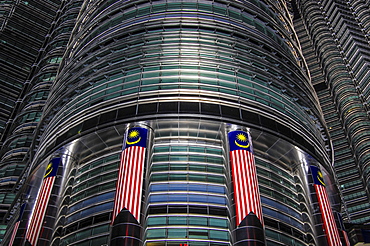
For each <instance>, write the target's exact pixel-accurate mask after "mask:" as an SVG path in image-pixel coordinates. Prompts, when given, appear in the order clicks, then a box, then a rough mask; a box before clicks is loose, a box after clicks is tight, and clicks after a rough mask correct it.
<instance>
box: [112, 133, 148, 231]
mask: <svg viewBox="0 0 370 246" xmlns="http://www.w3.org/2000/svg"><path fill="white" fill-rule="evenodd" d="M147 135H148V130H147V129H145V128H141V127H134V128H130V129H128V131H127V133H126V135H125V140H124V144H123V146H124V147H123V150H122V154H121V163H120V167H119V171H118V180H117V184H116V196H115V199H114V208H113V218H112V224H113V223H114V220H115V219H116V217H117V216H118V214H119V213H120V212H121V211H122V209H124V208H125V209H127V210H128V211H129V212H130V213H131V214H132V215H133V216H134V218H135V219H136V220H137V221H138V222H140V209H141V196H142V186H143V172H144V161H145V150H146V140H147Z"/></svg>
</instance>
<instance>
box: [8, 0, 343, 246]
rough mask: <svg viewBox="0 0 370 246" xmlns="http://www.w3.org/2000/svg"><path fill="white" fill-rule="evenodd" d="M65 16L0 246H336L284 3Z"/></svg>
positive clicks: (99, 5) (332, 201) (144, 4)
mask: <svg viewBox="0 0 370 246" xmlns="http://www.w3.org/2000/svg"><path fill="white" fill-rule="evenodd" d="M65 6H69V7H70V8H67V7H63V8H64V9H63V11H61V13H63V15H61V17H60V19H59V20H64V21H66V20H72V19H73V23H74V26H73V30H71V29H72V28H71V29H66V31H67V30H68V31H71V34H70V38H69V42H68V45H67V46H66V50H65V51H63V57H59V56H58V59H59V58H60V60H58V61H60V62H61V63H60V67H59V70H58V73H57V76H56V79H55V82H54V83H53V84H52V86H51V88H50V90H49V91H50V93H49V96H48V99H47V101H46V104H45V106H44V108H43V114H42V119H41V122H40V124H39V126H38V128H37V132H36V134H37V136H38V137H37V145H36V146H35V150H34V152H33V153H32V158H30V162H29V163H28V167H29V168H28V169H27V171H26V173H25V175H24V177H25V178H24V185H23V188H22V190H21V193H20V194H21V195H20V196H19V197H18V198H17V202H16V204H15V206H14V208H15V209H14V213H15V215H17V216H14V218H13V221H11V222H10V223H9V224H10V226H9V229H8V234H7V235H6V237H5V242H10V243H14V245H23V244H30V245H104V244H108V245H147V246H154V245H158V246H159V245H166V246H170V245H171V246H172V245H182V246H183V245H194V246H195V245H198V246H200V245H207V246H210V245H214V246H215V245H217V246H220V245H237V246H242V245H320V246H322V245H348V244H347V241H346V234H345V232H344V231H343V230H342V228H341V227H340V226H339V225H340V220H339V219H338V218H339V216H338V214H339V213H340V212H341V211H340V210H341V203H340V199H339V197H338V190H337V187H336V183H335V180H334V179H333V175H334V174H333V170H332V159H331V156H330V155H329V154H330V153H331V152H330V151H331V145H330V142H329V141H328V139H327V133H326V128H325V125H324V123H323V118H322V113H321V110H320V107H319V102H318V99H317V97H316V94H315V91H314V88H313V86H312V85H311V83H310V75H309V73H308V68H307V65H306V63H305V62H304V59H303V55H302V52H301V48H300V44H299V42H298V38H297V35H296V32H295V31H294V29H293V17H292V15H291V14H290V13H291V12H290V6H289V5H288V3H287V2H285V1H191V2H189V1H151V2H148V1H126V2H124V1H83V2H81V1H69V2H68V4H67V5H65ZM74 7H76V8H77V7H78V8H81V9H80V12H79V14H78V16H76V15H72V13H75V12H73V9H74ZM69 14H71V15H69ZM69 18H70V19H69ZM66 23H70V22H66ZM63 30H64V29H63ZM53 42H55V43H56V41H53Z"/></svg>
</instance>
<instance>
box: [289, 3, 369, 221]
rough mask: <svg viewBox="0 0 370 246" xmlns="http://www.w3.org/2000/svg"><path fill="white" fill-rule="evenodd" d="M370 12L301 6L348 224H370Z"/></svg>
mask: <svg viewBox="0 0 370 246" xmlns="http://www.w3.org/2000/svg"><path fill="white" fill-rule="evenodd" d="M368 11H369V9H368V4H367V3H365V2H363V1H347V2H340V1H319V2H312V1H297V12H299V13H300V14H301V16H300V17H298V16H297V17H298V18H297V21H296V23H297V25H296V27H297V28H296V30H297V33H298V35H299V37H300V40H301V44H302V50H303V52H304V55H305V57H306V58H307V59H306V60H307V63H308V65H309V70H310V71H311V75H312V83H313V85H314V87H315V90H316V91H317V95H318V97H319V99H320V104H321V108H322V110H323V113H324V116H325V121H326V123H327V126H328V129H329V135H330V139H331V141H332V143H333V148H334V167H335V171H336V176H337V177H338V181H339V185H340V189H341V193H342V195H343V196H342V197H343V200H344V205H345V211H346V213H344V216H345V220H346V221H348V222H350V223H354V224H364V223H369V219H370V215H369V212H370V203H369V202H370V195H369V194H370V193H369V170H370V169H369V168H370V167H369V158H370V155H369V153H368V151H367V149H368V148H369V144H370V143H369V141H368V140H369V127H370V122H369V115H368V114H369V108H368V102H369V90H368V87H369V83H368V81H369V76H370V75H369V67H368V66H369V61H368V60H369V59H368V55H367V54H368V52H369V36H368V35H369V34H368V32H369V21H368V19H367V17H365V16H368V14H367V13H368ZM298 23H300V24H298Z"/></svg>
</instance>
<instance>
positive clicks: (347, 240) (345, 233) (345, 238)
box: [342, 231, 351, 246]
mask: <svg viewBox="0 0 370 246" xmlns="http://www.w3.org/2000/svg"><path fill="white" fill-rule="evenodd" d="M342 232H343V237H344V241H345V242H346V246H351V243H350V242H349V238H348V235H347V232H346V231H342Z"/></svg>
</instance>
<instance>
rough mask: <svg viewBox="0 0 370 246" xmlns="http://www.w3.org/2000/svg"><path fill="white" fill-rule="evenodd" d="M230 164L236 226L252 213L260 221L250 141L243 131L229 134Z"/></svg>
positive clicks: (260, 215) (255, 174) (254, 167)
mask: <svg viewBox="0 0 370 246" xmlns="http://www.w3.org/2000/svg"><path fill="white" fill-rule="evenodd" d="M228 136H229V145H230V162H231V171H232V179H233V185H234V200H235V209H236V225H237V226H239V225H240V223H241V222H242V221H243V220H244V218H245V217H246V216H247V215H249V214H250V213H253V214H255V215H256V216H257V218H258V219H259V220H260V222H261V224H262V223H263V220H262V207H261V198H260V193H259V189H258V181H257V172H256V165H255V163H254V155H253V149H252V146H251V139H250V136H249V134H248V133H246V132H244V131H232V132H229V134H228Z"/></svg>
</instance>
